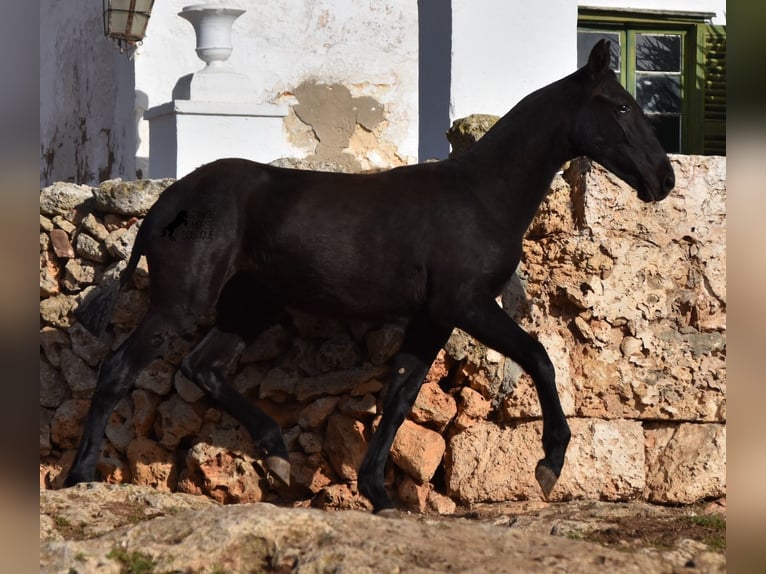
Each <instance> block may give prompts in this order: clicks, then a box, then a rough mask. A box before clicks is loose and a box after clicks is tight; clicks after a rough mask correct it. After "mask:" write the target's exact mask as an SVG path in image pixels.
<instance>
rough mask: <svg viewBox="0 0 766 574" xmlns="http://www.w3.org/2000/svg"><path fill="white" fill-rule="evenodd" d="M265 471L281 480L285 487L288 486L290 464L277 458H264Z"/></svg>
mask: <svg viewBox="0 0 766 574" xmlns="http://www.w3.org/2000/svg"><path fill="white" fill-rule="evenodd" d="M263 464H264V466H265V467H266V470H268V471H269V472H270V473H271V474H273V475H274V476H276V477H277V478H278V479H279V480H281V481H282V482H283V483H284V484H285V486H290V463H289V462H288V461H287V460H285V459H284V458H280V457H278V456H269V457H266V460H264V461H263Z"/></svg>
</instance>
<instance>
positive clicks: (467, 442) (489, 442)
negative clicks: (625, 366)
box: [445, 419, 645, 503]
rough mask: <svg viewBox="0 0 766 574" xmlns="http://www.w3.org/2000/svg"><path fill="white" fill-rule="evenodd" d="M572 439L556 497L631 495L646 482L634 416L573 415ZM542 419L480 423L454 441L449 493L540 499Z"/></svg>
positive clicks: (469, 498) (468, 497)
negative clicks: (537, 469) (605, 418)
mask: <svg viewBox="0 0 766 574" xmlns="http://www.w3.org/2000/svg"><path fill="white" fill-rule="evenodd" d="M569 424H570V428H571V429H572V440H571V442H570V445H569V449H568V451H567V456H566V460H565V463H564V468H563V470H562V474H561V477H560V479H559V482H558V484H557V485H556V487H555V488H554V490H553V492H552V493H551V498H552V499H553V500H566V499H569V498H595V499H603V500H628V499H631V498H634V497H636V496H639V495H640V494H641V493H642V491H643V488H644V485H645V474H644V450H643V448H642V445H643V432H642V429H641V425H640V423H638V422H635V421H601V420H588V419H572V420H570V421H569ZM541 439H542V422H541V421H534V422H528V423H519V424H517V425H514V426H511V427H507V428H501V427H498V426H497V425H494V424H492V423H489V422H479V423H477V424H475V425H473V426H472V427H471V428H469V429H467V430H465V431H463V432H461V433H459V434H457V435H455V436H454V437H452V439H451V440H450V444H449V448H448V450H447V456H446V464H445V467H446V471H447V472H446V477H447V487H448V493H449V495H450V496H452V497H453V498H456V499H458V500H460V501H461V502H469V503H470V502H478V501H492V502H499V501H505V500H540V499H541V498H542V492H541V491H540V487H539V486H538V484H537V482H536V481H535V478H534V469H535V465H536V464H537V461H538V459H540V458H542V456H543V452H542V443H541Z"/></svg>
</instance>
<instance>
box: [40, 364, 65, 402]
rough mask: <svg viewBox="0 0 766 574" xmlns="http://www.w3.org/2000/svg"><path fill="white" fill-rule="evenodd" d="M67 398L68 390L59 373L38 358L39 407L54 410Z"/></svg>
mask: <svg viewBox="0 0 766 574" xmlns="http://www.w3.org/2000/svg"><path fill="white" fill-rule="evenodd" d="M68 397H69V389H68V387H67V384H66V381H65V380H64V377H62V376H61V373H60V372H59V371H57V370H56V369H54V368H53V366H51V364H50V363H49V362H48V361H46V360H45V359H43V358H42V357H41V358H40V406H41V407H47V408H51V409H55V408H57V407H59V406H61V403H63V402H64V400H65V399H67V398H68Z"/></svg>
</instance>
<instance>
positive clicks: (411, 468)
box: [391, 420, 446, 484]
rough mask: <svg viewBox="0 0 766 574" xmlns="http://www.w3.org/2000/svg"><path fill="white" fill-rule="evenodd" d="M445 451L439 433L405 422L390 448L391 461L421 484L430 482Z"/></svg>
mask: <svg viewBox="0 0 766 574" xmlns="http://www.w3.org/2000/svg"><path fill="white" fill-rule="evenodd" d="M445 449H446V444H445V442H444V438H443V437H442V436H441V435H440V434H439V433H437V432H435V431H432V430H431V429H427V428H425V427H422V426H420V425H418V424H415V423H414V422H412V421H409V420H405V421H404V423H402V426H401V427H399V431H398V432H397V433H396V438H394V443H393V445H392V446H391V460H392V461H393V462H394V464H395V465H396V466H398V467H399V468H401V469H402V470H403V471H404V472H406V473H407V474H408V475H409V476H411V477H412V478H414V479H415V480H417V481H418V482H419V483H421V484H422V483H425V482H428V481H429V480H431V477H432V476H433V475H434V473H435V472H436V469H437V468H438V466H439V465H440V464H441V462H442V457H443V456H444V451H445Z"/></svg>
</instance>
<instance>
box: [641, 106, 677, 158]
mask: <svg viewBox="0 0 766 574" xmlns="http://www.w3.org/2000/svg"><path fill="white" fill-rule="evenodd" d="M647 119H648V120H649V123H650V124H652V127H653V128H654V133H655V134H657V139H659V140H660V143H661V144H662V147H663V148H664V149H665V152H666V153H679V152H680V151H681V118H680V117H679V116H653V115H648V116H647Z"/></svg>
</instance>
